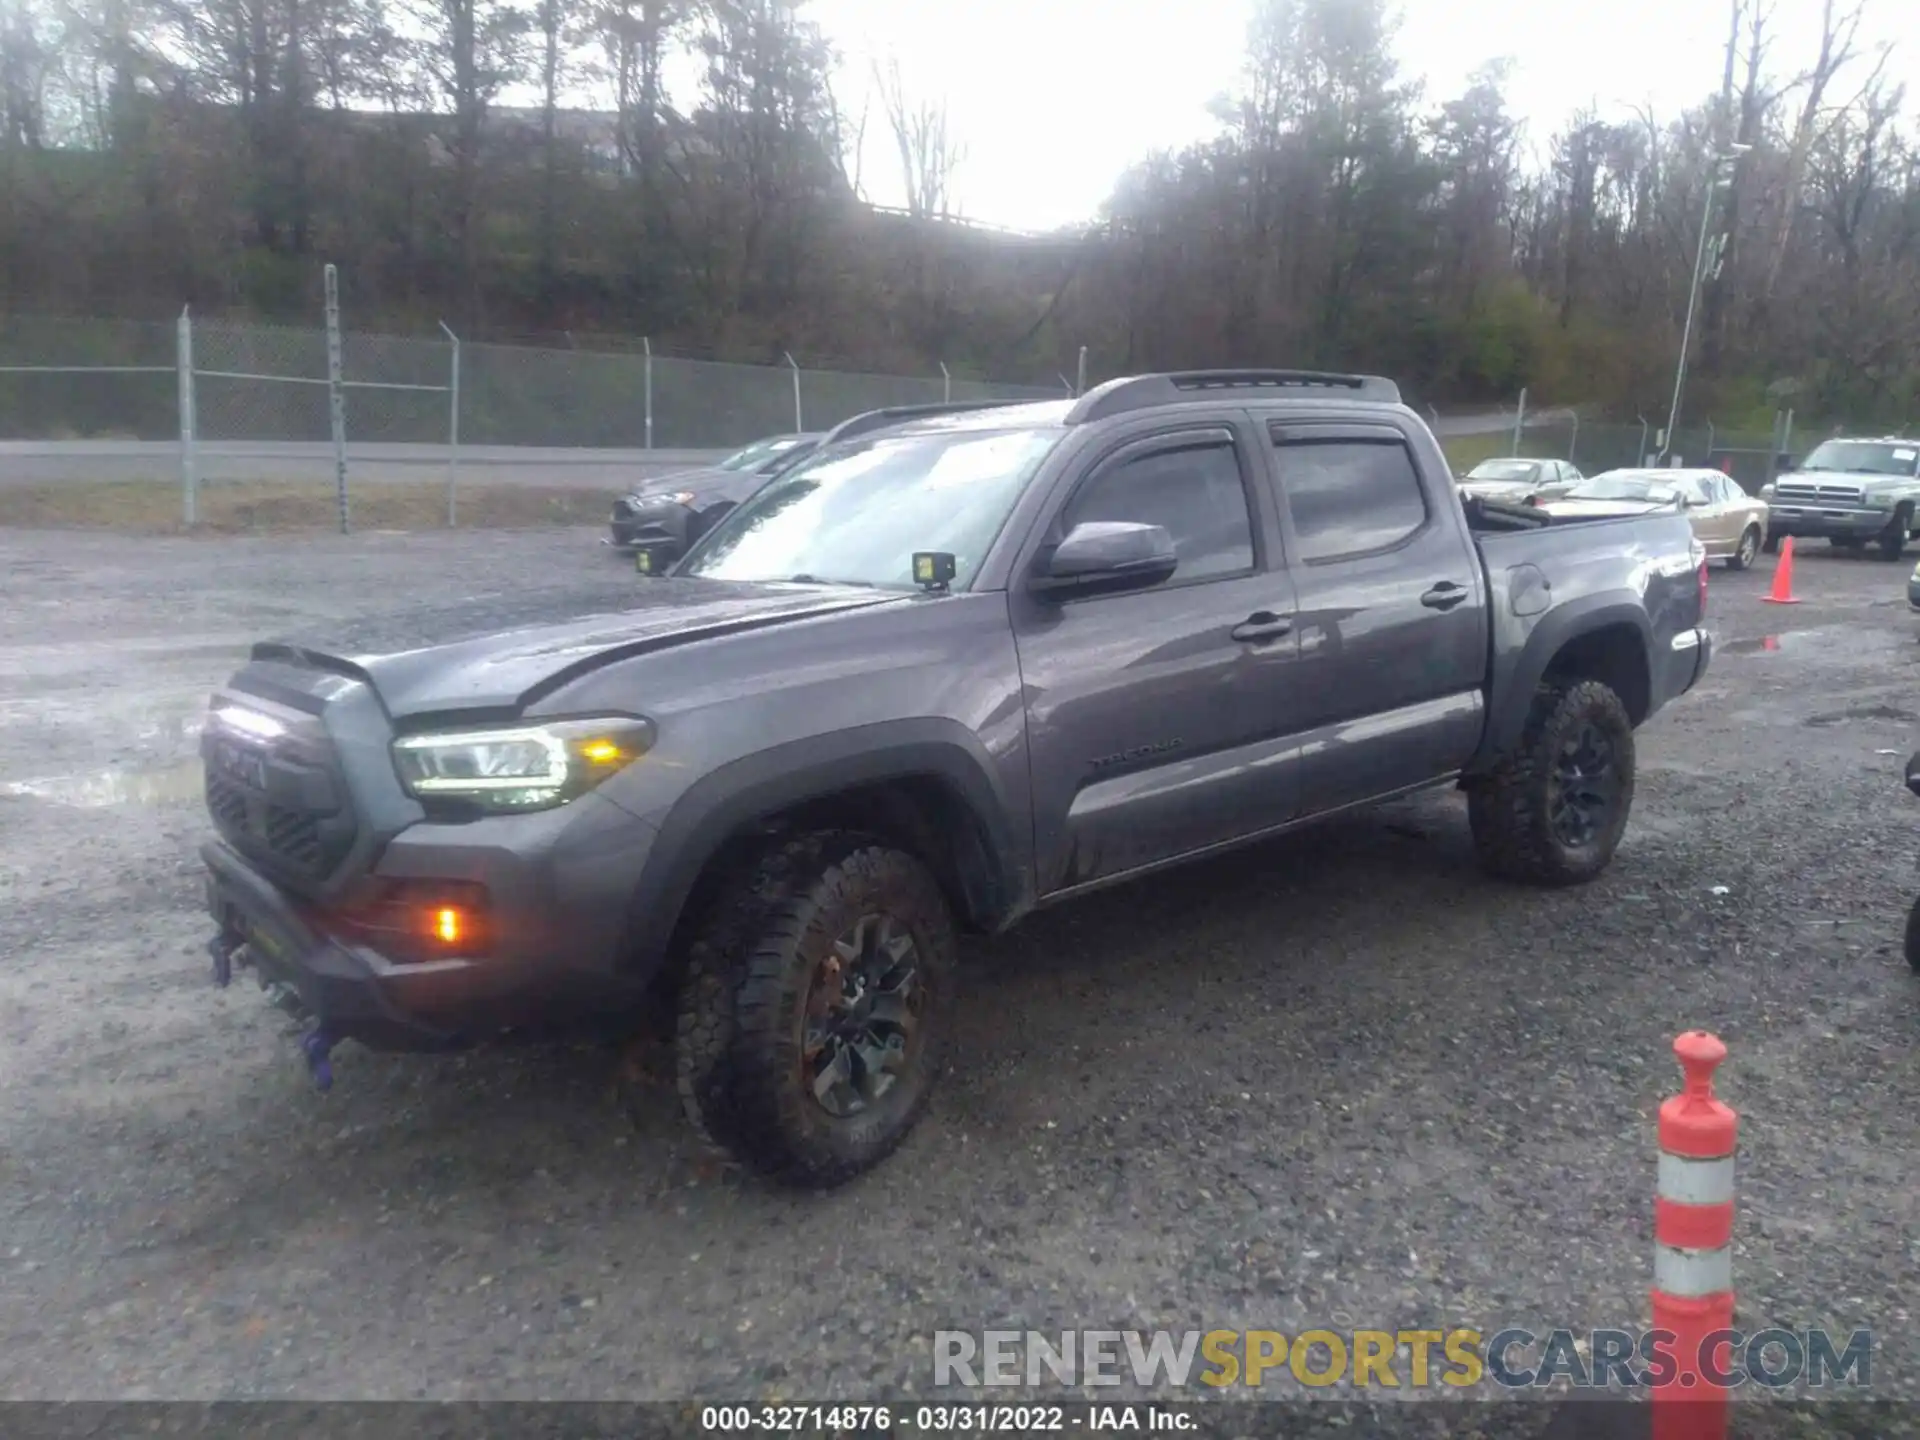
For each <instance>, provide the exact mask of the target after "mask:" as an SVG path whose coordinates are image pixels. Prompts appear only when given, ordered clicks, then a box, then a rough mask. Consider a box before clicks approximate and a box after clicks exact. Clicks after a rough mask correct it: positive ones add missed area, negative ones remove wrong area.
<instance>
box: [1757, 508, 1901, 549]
mask: <svg viewBox="0 0 1920 1440" xmlns="http://www.w3.org/2000/svg"><path fill="white" fill-rule="evenodd" d="M1892 523H1893V511H1891V510H1870V509H1864V508H1862V507H1859V506H1854V505H1819V506H1814V505H1781V504H1778V503H1772V504H1770V505H1769V507H1768V511H1767V534H1768V535H1769V536H1771V537H1775V538H1778V537H1780V536H1783V535H1799V536H1806V537H1808V538H1810V539H1827V540H1859V541H1863V542H1864V541H1867V540H1872V539H1874V538H1875V537H1876V536H1878V535H1879V534H1881V532H1883V531H1884V530H1885V529H1886V528H1887V526H1888V525H1890V524H1892Z"/></svg>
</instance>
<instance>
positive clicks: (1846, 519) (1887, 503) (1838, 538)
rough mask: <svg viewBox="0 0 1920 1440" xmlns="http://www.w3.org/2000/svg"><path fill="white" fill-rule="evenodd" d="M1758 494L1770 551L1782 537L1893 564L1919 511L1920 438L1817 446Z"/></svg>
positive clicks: (1826, 442)
mask: <svg viewBox="0 0 1920 1440" xmlns="http://www.w3.org/2000/svg"><path fill="white" fill-rule="evenodd" d="M1760 495H1761V498H1762V499H1764V500H1766V502H1767V503H1768V505H1769V506H1771V507H1772V517H1771V529H1770V531H1769V533H1768V536H1767V548H1768V549H1769V550H1771V549H1773V548H1774V547H1775V545H1777V544H1778V542H1779V540H1780V538H1781V537H1782V536H1785V535H1806V536H1816V535H1817V536H1824V537H1825V538H1827V539H1828V540H1831V541H1832V542H1833V543H1834V545H1835V547H1836V548H1838V549H1841V550H1860V549H1864V548H1865V547H1866V546H1867V545H1869V544H1873V545H1877V546H1879V547H1880V553H1881V554H1882V555H1884V556H1885V557H1886V558H1887V559H1889V560H1898V559H1899V558H1900V557H1901V556H1902V555H1904V554H1905V553H1906V549H1907V541H1908V540H1910V539H1911V538H1912V537H1913V534H1914V531H1915V529H1916V526H1915V522H1914V515H1915V512H1916V511H1920V440H1909V439H1905V438H1903V437H1901V436H1898V435H1883V436H1881V437H1879V438H1878V439H1872V440H1845V439H1833V440H1823V441H1822V442H1821V443H1820V444H1818V445H1816V446H1814V447H1813V453H1812V454H1810V455H1808V456H1807V458H1806V459H1805V460H1804V461H1802V462H1801V464H1800V466H1799V468H1798V469H1797V470H1794V471H1792V472H1790V473H1789V474H1786V475H1783V476H1782V477H1781V478H1780V479H1778V480H1776V481H1775V482H1774V483H1773V484H1771V485H1763V486H1761V488H1760Z"/></svg>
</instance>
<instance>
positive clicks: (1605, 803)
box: [1467, 680, 1634, 886]
mask: <svg viewBox="0 0 1920 1440" xmlns="http://www.w3.org/2000/svg"><path fill="white" fill-rule="evenodd" d="M1633 778H1634V743H1633V722H1632V721H1631V720H1630V719H1629V718H1628V716H1627V709H1626V706H1624V705H1623V704H1621V703H1620V697H1619V696H1618V695H1616V694H1614V692H1613V690H1612V689H1611V688H1609V687H1608V686H1606V685H1604V684H1602V683H1601V682H1600V681H1598V680H1558V681H1547V682H1545V683H1543V684H1542V685H1541V686H1540V687H1539V689H1538V690H1536V691H1535V692H1534V697H1533V707H1532V709H1531V710H1530V711H1529V712H1528V715H1527V723H1526V727H1525V729H1523V730H1522V731H1521V734H1520V739H1519V741H1518V742H1517V743H1516V744H1515V745H1514V747H1513V749H1512V751H1511V752H1509V753H1508V754H1507V755H1506V756H1504V757H1503V758H1502V759H1501V760H1500V762H1499V763H1498V765H1497V766H1496V767H1495V768H1494V770H1493V771H1492V773H1491V774H1488V775H1485V776H1481V777H1479V778H1477V779H1475V780H1474V781H1473V782H1472V783H1471V784H1470V785H1469V787H1468V790H1467V817H1468V820H1469V822H1470V823H1471V825H1472V828H1473V843H1474V849H1475V851H1476V853H1477V854H1478V856H1479V859H1480V863H1481V866H1482V867H1483V868H1484V869H1485V870H1486V871H1487V872H1488V873H1489V874H1491V875H1494V876H1497V877H1499V878H1501V879H1506V880H1519V881H1524V882H1526V883H1529V884H1534V885H1553V886H1560V885H1580V884H1584V883H1586V882H1587V881H1589V880H1592V879H1593V878H1594V877H1595V876H1597V875H1599V874H1600V873H1601V871H1603V870H1605V869H1606V868H1607V866H1608V864H1609V863H1611V861H1612V860H1613V854H1614V851H1615V850H1616V849H1618V848H1619V845H1620V837H1621V836H1622V835H1623V834H1624V833H1625V832H1626V828H1627V815H1628V813H1629V811H1630V810H1631V809H1632V807H1633Z"/></svg>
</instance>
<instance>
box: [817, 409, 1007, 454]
mask: <svg viewBox="0 0 1920 1440" xmlns="http://www.w3.org/2000/svg"><path fill="white" fill-rule="evenodd" d="M1032 403H1033V402H1032V401H1028V400H948V401H945V402H941V403H935V404H931V405H888V406H884V407H883V408H881V409H879V410H865V411H862V412H861V413H860V414H858V415H855V416H852V417H851V418H850V419H846V420H842V421H841V422H840V423H839V424H838V425H836V426H834V427H833V428H832V429H831V430H829V431H827V433H826V434H825V435H823V436H821V437H820V445H821V448H822V449H824V448H826V447H827V446H828V445H831V444H833V443H834V442H835V441H838V440H849V439H851V438H853V437H854V436H855V435H866V434H868V433H870V432H872V431H874V430H885V429H886V428H887V427H888V426H889V425H901V424H905V423H906V422H907V421H909V420H920V419H924V418H927V417H929V416H933V415H964V414H966V413H967V412H968V411H969V410H1003V409H1005V408H1006V407H1007V406H1009V405H1026V404H1032Z"/></svg>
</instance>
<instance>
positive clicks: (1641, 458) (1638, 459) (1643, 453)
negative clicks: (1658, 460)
mask: <svg viewBox="0 0 1920 1440" xmlns="http://www.w3.org/2000/svg"><path fill="white" fill-rule="evenodd" d="M1633 418H1634V419H1636V420H1638V421H1639V422H1640V448H1639V449H1638V450H1637V451H1635V452H1634V456H1633V463H1634V464H1635V465H1644V464H1646V463H1647V417H1646V416H1644V415H1636V416H1634V417H1633Z"/></svg>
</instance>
